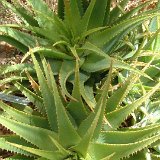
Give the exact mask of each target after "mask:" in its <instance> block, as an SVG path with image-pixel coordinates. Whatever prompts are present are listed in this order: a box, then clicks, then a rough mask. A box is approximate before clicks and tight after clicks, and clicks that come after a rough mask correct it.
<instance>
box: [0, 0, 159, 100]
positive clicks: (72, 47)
mask: <svg viewBox="0 0 160 160" xmlns="http://www.w3.org/2000/svg"><path fill="white" fill-rule="evenodd" d="M26 2H27V4H28V5H29V6H28V7H27V6H26V7H23V6H21V5H19V4H18V0H17V1H14V2H13V4H10V3H8V2H7V1H6V0H2V1H1V3H2V4H3V5H4V6H5V7H7V8H9V9H11V10H12V11H13V12H15V13H16V14H17V16H19V18H20V19H21V21H22V24H21V25H9V24H8V25H1V26H0V32H1V35H0V40H3V41H6V42H7V43H10V44H11V45H14V46H15V47H16V48H18V49H19V50H20V51H21V52H23V53H24V54H25V56H24V58H23V60H22V61H25V59H26V58H27V57H29V56H30V52H28V51H29V49H32V50H33V52H34V53H37V56H38V55H39V54H42V55H44V56H45V57H47V58H49V59H52V60H51V61H50V64H51V67H52V68H53V69H54V73H55V74H57V75H58V76H59V77H60V84H61V89H62V92H63V93H64V96H67V97H68V98H73V97H71V96H70V94H69V93H68V91H67V88H66V83H67V82H68V78H69V77H70V76H71V75H73V73H74V70H73V68H74V66H75V59H79V60H80V62H81V63H80V66H79V67H80V72H83V73H84V72H85V73H86V74H87V75H88V77H91V75H92V74H93V73H95V72H104V71H107V70H108V69H109V66H110V63H111V61H112V62H113V67H114V68H119V69H127V70H130V71H134V72H136V73H138V74H141V75H143V76H145V77H148V76H147V75H146V74H145V73H142V72H140V71H139V70H138V69H136V68H133V67H131V66H130V65H128V64H127V63H126V62H125V61H122V60H121V59H118V58H117V55H116V51H118V49H119V48H120V47H121V45H122V44H121V40H122V39H123V37H124V36H127V35H128V33H129V32H130V31H131V30H133V29H135V28H136V27H137V26H139V25H140V24H141V23H143V22H144V21H145V20H148V19H149V18H152V17H156V16H158V15H159V13H158V10H159V9H154V10H152V11H147V12H144V13H142V14H139V15H137V16H135V14H136V13H137V12H139V11H140V10H141V9H142V8H143V7H145V6H147V5H148V4H149V2H146V3H144V4H141V5H140V6H139V7H138V8H135V9H133V10H131V11H128V12H122V10H120V6H121V8H123V9H124V8H125V6H126V4H127V2H128V0H123V1H122V2H120V3H119V5H118V6H116V7H115V8H114V9H111V0H102V1H101V2H99V1H97V0H92V1H90V2H86V1H85V0H84V1H83V0H78V1H73V0H70V1H67V0H59V1H58V11H57V12H58V13H57V14H56V13H54V12H52V11H51V10H50V9H49V8H48V6H47V5H46V4H45V2H43V0H40V1H37V2H36V1H33V0H27V1H26ZM99 4H101V5H99ZM75 15H76V16H75ZM96 17H97V18H96ZM22 37H23V38H22ZM26 52H27V53H26ZM66 65H67V66H68V67H67V68H66ZM32 66H33V65H28V64H18V65H16V66H15V65H14V66H9V67H8V66H7V67H1V74H6V73H8V72H11V71H15V72H16V71H17V72H18V71H19V72H21V73H22V72H23V71H24V70H25V69H28V70H30V68H31V67H32ZM64 72H65V73H64ZM23 78H24V77H23ZM18 79H21V77H19V76H18V77H12V78H10V79H7V82H8V81H15V80H18ZM84 82H85V81H84ZM3 83H5V81H3ZM82 85H83V84H82ZM83 88H84V87H83ZM84 99H85V98H84Z"/></svg>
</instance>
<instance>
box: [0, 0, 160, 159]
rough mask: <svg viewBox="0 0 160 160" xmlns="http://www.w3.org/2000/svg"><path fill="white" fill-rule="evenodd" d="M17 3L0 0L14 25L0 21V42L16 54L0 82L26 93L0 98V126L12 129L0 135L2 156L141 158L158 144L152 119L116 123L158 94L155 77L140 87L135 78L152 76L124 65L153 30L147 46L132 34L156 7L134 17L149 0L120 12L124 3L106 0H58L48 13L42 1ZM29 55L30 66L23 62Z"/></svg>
mask: <svg viewBox="0 0 160 160" xmlns="http://www.w3.org/2000/svg"><path fill="white" fill-rule="evenodd" d="M17 2H18V1H14V3H13V4H10V3H8V2H7V1H6V0H1V3H2V4H3V5H4V6H6V7H8V8H10V9H11V10H13V12H15V13H16V14H17V15H18V16H19V17H20V18H21V21H22V24H21V25H17V24H15V25H10V24H8V25H1V26H0V32H1V35H0V40H3V41H6V42H8V43H10V44H11V45H14V46H15V47H17V48H18V49H19V50H20V51H21V52H22V53H24V58H23V60H22V61H23V63H21V64H17V65H13V66H2V67H1V70H0V74H1V75H5V76H6V78H5V79H2V80H1V81H0V84H2V85H3V84H6V83H10V82H12V83H13V84H14V85H13V86H12V88H10V89H9V90H8V91H7V92H11V93H12V92H13V93H14V92H18V93H20V94H23V95H24V96H25V97H26V99H24V98H21V99H19V97H14V95H10V96H7V97H6V96H4V94H2V96H3V97H2V96H1V99H3V100H5V101H10V103H11V104H12V106H9V105H8V104H6V103H4V102H2V101H1V102H0V108H2V111H1V114H0V123H1V124H2V125H4V126H6V127H7V128H8V129H10V130H11V131H13V132H14V133H15V134H14V135H7V136H1V137H0V142H1V143H0V148H1V149H4V150H8V151H11V152H13V153H15V155H14V156H12V157H10V158H8V159H46V160H47V159H50V160H53V159H55V160H58V159H59V160H62V159H77V160H78V159H86V160H88V159H93V160H94V159H95V160H104V159H111V160H117V159H122V158H125V159H133V158H137V159H138V158H139V159H140V158H141V159H145V158H146V155H145V154H146V153H147V152H146V150H147V149H146V147H149V146H150V147H155V146H157V144H159V139H160V135H159V131H160V124H159V122H157V123H156V124H147V125H146V126H145V127H142V126H139V128H133V127H132V128H129V126H127V127H126V128H125V129H124V126H123V123H126V122H127V120H125V119H128V117H130V116H132V119H133V117H134V116H133V115H134V114H136V112H137V110H139V109H141V108H142V107H143V104H144V103H145V102H146V100H148V99H152V98H154V96H156V94H154V93H155V92H156V93H159V92H158V90H159V86H160V83H159V80H158V78H157V79H156V82H154V85H152V86H147V85H148V84H149V83H146V86H144V87H145V89H146V88H147V90H146V91H145V92H143V91H144V89H143V86H142V85H141V82H142V83H143V82H145V80H146V79H147V81H148V82H151V81H152V78H153V76H152V75H150V74H149V76H148V75H147V74H146V73H148V72H149V69H148V68H149V67H148V66H147V65H146V67H142V66H140V67H142V70H140V69H139V66H138V62H137V64H136V65H135V64H134V66H135V67H133V65H130V64H129V63H132V64H133V62H134V61H133V60H136V61H139V59H140V58H141V56H139V52H140V51H141V50H145V47H146V48H147V47H148V46H150V44H151V43H152V42H153V41H154V38H155V36H156V35H157V34H158V31H157V33H155V36H153V37H151V38H148V39H147V43H146V41H145V38H144V37H142V38H137V37H136V36H135V35H134V33H135V32H139V30H140V32H139V34H140V33H141V32H143V30H142V27H141V25H142V23H143V22H144V21H146V20H148V19H152V18H153V17H157V16H159V8H156V9H153V10H150V11H146V12H143V13H140V14H138V15H136V14H137V13H139V11H140V10H141V9H142V8H143V7H145V6H146V5H148V4H149V2H146V3H144V4H141V5H140V6H139V7H137V8H135V9H133V10H131V11H128V12H124V11H123V9H124V8H125V6H126V4H127V2H128V0H123V1H122V2H120V3H119V4H118V5H117V6H116V7H115V8H112V7H111V0H101V1H98V0H92V1H86V0H70V1H67V0H59V1H58V11H57V13H54V12H52V11H51V10H49V8H48V7H47V5H46V4H45V3H44V2H43V1H42V0H39V1H34V0H27V3H28V4H29V6H26V7H23V6H20V5H19V4H18V3H17ZM75 15H76V16H75ZM156 30H157V29H156ZM142 34H143V33H142ZM22 37H23V38H22ZM141 40H143V41H144V43H142V44H141ZM137 41H138V43H140V44H141V45H138V50H137V48H136V47H135V46H136V45H137ZM132 42H133V43H132ZM135 43H136V45H135ZM145 45H146V46H145ZM144 46H145V47H144ZM128 48H129V49H128ZM30 57H32V61H33V64H32V63H24V62H25V60H26V59H27V58H30ZM132 61H133V62H132ZM142 61H143V62H144V60H142ZM131 71H132V74H131V73H130V72H131ZM9 73H14V74H13V75H14V76H11V77H8V76H7V74H9ZM19 73H20V74H19ZM157 77H158V76H157ZM117 78H118V82H117ZM18 81H19V82H18ZM28 81H29V82H30V85H28V84H29V83H28ZM119 81H121V83H119ZM22 82H24V83H22ZM133 82H134V83H133ZM21 83H22V84H21ZM111 86H113V88H112V87H111ZM141 86H142V87H141ZM135 88H138V94H137V92H136V89H135ZM112 90H113V92H112ZM135 92H136V94H135ZM13 98H18V100H17V99H15V100H14V99H13ZM24 102H25V103H24ZM26 102H27V105H26ZM28 102H30V103H28ZM136 125H137V121H136V122H134V124H133V126H136ZM157 150H158V149H157ZM134 153H135V155H133V154H134ZM136 153H137V154H136ZM128 157H129V158H128ZM155 157H156V156H155Z"/></svg>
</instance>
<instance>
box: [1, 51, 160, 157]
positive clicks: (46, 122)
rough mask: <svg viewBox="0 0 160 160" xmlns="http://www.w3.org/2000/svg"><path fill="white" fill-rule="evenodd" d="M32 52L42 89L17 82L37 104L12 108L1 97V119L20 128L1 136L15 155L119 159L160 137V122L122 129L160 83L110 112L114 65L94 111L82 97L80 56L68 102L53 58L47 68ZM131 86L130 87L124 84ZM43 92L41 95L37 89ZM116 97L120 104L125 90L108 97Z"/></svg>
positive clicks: (97, 99)
mask: <svg viewBox="0 0 160 160" xmlns="http://www.w3.org/2000/svg"><path fill="white" fill-rule="evenodd" d="M31 55H32V59H33V63H34V67H35V70H36V73H37V78H38V82H39V83H37V86H38V88H37V87H33V90H29V89H27V88H26V87H25V86H23V85H21V84H20V83H19V82H15V83H14V85H15V86H16V87H17V88H18V89H19V90H20V91H21V92H22V93H23V94H24V95H25V96H26V97H27V98H28V99H29V100H31V101H32V102H33V104H32V105H31V106H30V105H28V106H23V105H18V106H17V105H16V104H13V106H12V107H11V106H9V105H7V104H5V103H4V102H2V101H1V102H0V106H1V108H2V109H3V111H1V115H0V123H1V124H2V125H4V126H6V127H7V128H8V129H10V130H11V131H13V132H14V133H15V134H13V135H5V136H1V137H0V141H1V143H0V148H2V149H5V150H8V151H11V152H14V153H16V154H17V155H14V156H13V157H10V159H16V158H17V159H25V157H28V159H46V160H47V159H51V160H53V159H57V160H58V159H59V160H62V159H96V160H97V159H98V160H100V159H112V160H114V159H115V160H117V159H121V158H124V157H128V156H130V155H131V154H133V153H136V152H137V151H140V150H143V149H144V148H146V147H147V146H149V145H151V144H153V143H154V142H157V141H158V140H159V138H160V136H159V130H160V125H159V123H157V124H154V125H150V126H147V127H142V128H135V129H127V130H121V129H118V128H119V125H120V124H121V123H122V122H123V121H124V119H125V118H126V117H127V116H128V115H129V114H131V113H132V112H133V111H134V110H136V109H137V108H138V107H139V106H141V105H142V103H143V102H145V101H146V99H148V98H149V97H150V96H151V95H153V94H154V92H155V91H156V90H157V89H159V87H160V82H158V83H157V84H156V85H155V86H154V87H153V88H152V89H151V90H150V91H148V92H147V93H146V94H145V95H144V96H143V97H141V98H139V99H137V100H136V101H134V102H133V103H132V104H129V105H126V106H124V107H121V108H119V107H118V108H117V107H116V108H115V109H113V108H112V111H107V108H106V105H107V96H108V91H109V88H110V82H111V77H112V68H113V66H112V64H111V66H110V71H109V74H108V77H107V79H106V80H105V81H104V83H103V85H102V87H101V91H98V92H97V94H96V102H95V106H94V112H93V111H92V110H89V107H88V106H87V105H86V103H84V102H83V101H82V100H81V98H80V97H81V96H80V95H81V93H80V83H79V82H80V77H79V75H80V73H79V65H80V64H79V61H78V60H77V61H76V68H75V71H76V72H75V78H74V87H73V92H72V96H73V97H74V98H76V101H75V100H70V101H68V102H65V101H63V99H64V98H63V96H62V95H61V93H60V92H59V86H58V85H57V84H56V81H55V78H54V72H53V70H52V69H51V67H50V65H49V63H47V61H46V59H45V58H44V57H41V61H42V64H43V67H40V65H39V63H38V61H37V59H36V57H35V55H34V54H33V53H31ZM132 78H133V77H132ZM135 78H137V77H135ZM32 81H33V80H32ZM128 81H130V80H128ZM33 82H34V81H33ZM32 84H33V83H32ZM126 84H127V85H129V84H130V85H131V84H132V83H131V81H130V82H129V83H126ZM126 84H124V86H126ZM32 86H35V85H32ZM123 88H125V87H123ZM37 89H38V90H37ZM125 91H126V89H124V92H125ZM37 92H38V93H39V94H36V93H37ZM117 92H119V90H117ZM113 96H114V97H116V98H117V102H115V103H117V106H118V103H119V102H120V101H119V99H120V96H122V94H119V96H118V97H117V94H116V93H115V95H114V94H113V95H112V96H111V97H112V98H109V99H108V101H112V100H113V99H115V98H114V97H113ZM33 106H34V108H33ZM115 117H117V118H115ZM117 129H118V130H117Z"/></svg>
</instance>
